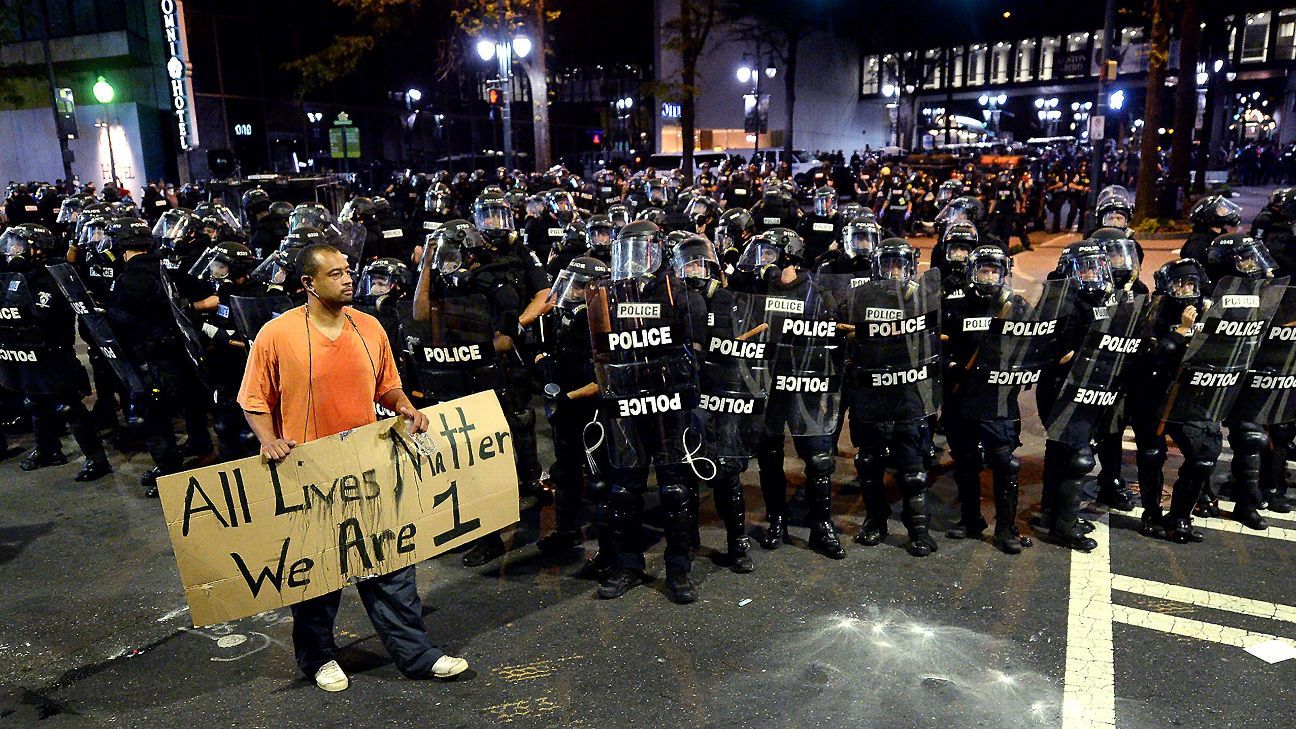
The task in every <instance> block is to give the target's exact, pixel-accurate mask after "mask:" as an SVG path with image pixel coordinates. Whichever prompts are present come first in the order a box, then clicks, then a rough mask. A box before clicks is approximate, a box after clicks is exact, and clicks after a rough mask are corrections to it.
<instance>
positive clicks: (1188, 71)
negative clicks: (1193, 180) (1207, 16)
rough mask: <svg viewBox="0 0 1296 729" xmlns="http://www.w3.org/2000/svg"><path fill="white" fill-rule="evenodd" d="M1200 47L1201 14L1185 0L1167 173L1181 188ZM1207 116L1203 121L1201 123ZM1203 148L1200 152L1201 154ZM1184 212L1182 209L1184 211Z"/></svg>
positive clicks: (1190, 136) (1188, 151) (1194, 2)
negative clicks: (1172, 133) (1168, 171)
mask: <svg viewBox="0 0 1296 729" xmlns="http://www.w3.org/2000/svg"><path fill="white" fill-rule="evenodd" d="M1200 48H1201V16H1200V14H1199V13H1198V11H1197V0H1185V1H1184V2H1183V7H1182V9H1181V10H1180V14H1179V85H1178V86H1177V87H1176V88H1175V107H1174V127H1173V128H1174V130H1175V133H1174V136H1173V137H1172V138H1171V142H1170V174H1169V177H1170V179H1171V180H1173V181H1174V182H1175V183H1177V184H1178V185H1179V189H1181V190H1183V191H1184V193H1185V194H1184V204H1185V205H1186V204H1187V201H1188V195H1187V194H1186V193H1187V192H1188V172H1189V167H1191V165H1192V149H1193V131H1194V127H1196V125H1197V78H1196V76H1197V57H1198V50H1199V49H1200ZM1209 123H1210V122H1209V120H1206V122H1205V123H1204V124H1203V127H1205V126H1206V125H1207V124H1209ZM1205 152H1206V151H1205V149H1204V148H1203V149H1202V153H1203V154H1205ZM1185 212H1186V211H1185Z"/></svg>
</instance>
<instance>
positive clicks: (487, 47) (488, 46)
mask: <svg viewBox="0 0 1296 729" xmlns="http://www.w3.org/2000/svg"><path fill="white" fill-rule="evenodd" d="M477 55H479V56H481V59H482V60H483V61H489V60H490V59H492V58H494V57H495V43H494V42H492V41H488V40H485V39H483V40H479V41H477Z"/></svg>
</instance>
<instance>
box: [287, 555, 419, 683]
mask: <svg viewBox="0 0 1296 729" xmlns="http://www.w3.org/2000/svg"><path fill="white" fill-rule="evenodd" d="M356 591H357V592H359V593H360V599H361V600H362V601H363V602H364V606H365V612H367V613H369V620H370V621H371V622H372V623H373V626H374V629H375V630H377V631H378V637H379V638H381V639H382V642H383V646H385V647H386V648H387V653H389V654H390V655H391V657H392V660H393V661H394V662H395V663H396V668H398V669H400V672H401V673H403V674H405V675H406V676H409V677H411V678H420V677H423V676H426V675H428V674H429V673H431V671H432V664H434V663H436V662H437V659H438V658H440V657H441V656H443V655H445V653H443V652H442V651H441V649H440V648H437V647H436V646H435V645H433V644H432V641H431V640H429V639H428V634H427V628H426V627H424V625H423V602H422V600H420V599H419V594H418V586H417V585H416V584H415V580H414V567H413V565H411V566H409V567H405V568H403V569H399V570H396V571H395V572H392V573H391V574H387V575H381V576H379V577H372V578H370V579H367V580H361V581H360V582H359V583H357V584H356ZM341 600H342V592H341V591H340V590H339V591H337V592H330V593H328V594H327V595H320V596H319V597H315V598H311V599H310V600H307V601H305V602H301V603H297V604H296V605H293V606H292V616H293V650H294V651H295V652H296V654H297V667H298V668H300V669H301V672H302V673H303V674H305V675H306V676H307V677H308V678H314V677H315V672H316V671H318V670H319V669H320V667H321V666H323V665H324V664H325V663H328V662H329V661H331V660H334V659H335V658H336V657H337V644H336V643H335V642H334V641H333V622H334V620H335V619H336V618H337V611H338V605H339V603H340V602H341Z"/></svg>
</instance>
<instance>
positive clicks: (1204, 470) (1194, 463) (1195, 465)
mask: <svg viewBox="0 0 1296 729" xmlns="http://www.w3.org/2000/svg"><path fill="white" fill-rule="evenodd" d="M1181 470H1182V471H1183V472H1184V475H1185V476H1188V477H1190V478H1194V479H1201V480H1206V479H1209V478H1210V475H1211V472H1212V471H1214V470H1215V461H1214V460H1213V459H1206V458H1190V459H1188V460H1186V461H1184V464H1183V466H1182V468H1181Z"/></svg>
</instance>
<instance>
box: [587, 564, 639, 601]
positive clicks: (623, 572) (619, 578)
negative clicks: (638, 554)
mask: <svg viewBox="0 0 1296 729" xmlns="http://www.w3.org/2000/svg"><path fill="white" fill-rule="evenodd" d="M647 581H648V578H647V576H646V575H644V573H642V572H640V571H639V570H636V569H630V568H629V567H619V568H617V569H616V570H615V571H614V572H613V573H612V574H611V575H610V576H609V577H608V578H607V579H605V580H603V584H601V585H599V588H598V596H599V598H600V599H603V600H615V599H616V598H618V597H621V596H622V595H624V594H626V593H627V592H629V591H630V589H631V588H634V587H637V586H639V585H642V584H643V583H645V582H647Z"/></svg>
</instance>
